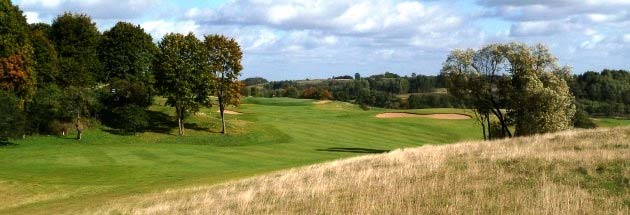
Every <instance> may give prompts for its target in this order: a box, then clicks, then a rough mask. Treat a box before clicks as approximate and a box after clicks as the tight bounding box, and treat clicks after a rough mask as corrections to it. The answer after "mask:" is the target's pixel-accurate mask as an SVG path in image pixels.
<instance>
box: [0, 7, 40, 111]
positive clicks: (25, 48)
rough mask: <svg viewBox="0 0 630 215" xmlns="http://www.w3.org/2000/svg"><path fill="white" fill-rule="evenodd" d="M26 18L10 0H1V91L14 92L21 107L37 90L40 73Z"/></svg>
mask: <svg viewBox="0 0 630 215" xmlns="http://www.w3.org/2000/svg"><path fill="white" fill-rule="evenodd" d="M32 52H33V49H32V45H31V41H30V34H29V29H28V24H27V22H26V18H25V17H24V15H23V14H22V11H21V10H20V9H19V8H18V7H17V6H13V5H12V4H11V1H9V0H0V91H7V92H11V93H13V94H14V95H15V96H17V98H18V99H19V100H20V105H19V106H20V109H21V107H23V103H24V102H25V101H28V100H29V98H30V96H32V94H33V93H34V92H35V88H36V80H37V79H36V75H35V71H34V68H33V66H34V65H35V62H34V61H33V56H32Z"/></svg>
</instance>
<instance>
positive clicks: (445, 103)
mask: <svg viewBox="0 0 630 215" xmlns="http://www.w3.org/2000/svg"><path fill="white" fill-rule="evenodd" d="M452 107H457V108H460V107H462V106H461V105H460V104H459V100H457V99H456V98H455V97H454V96H452V95H449V94H443V93H423V94H412V95H410V96H409V99H408V108H410V109H417V108H452Z"/></svg>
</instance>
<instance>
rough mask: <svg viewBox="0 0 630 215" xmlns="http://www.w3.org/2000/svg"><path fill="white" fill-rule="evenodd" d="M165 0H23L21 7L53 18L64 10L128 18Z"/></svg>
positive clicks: (97, 17) (105, 16) (137, 15)
mask: <svg viewBox="0 0 630 215" xmlns="http://www.w3.org/2000/svg"><path fill="white" fill-rule="evenodd" d="M162 1H163V0H116V1H110V0H23V1H21V2H20V5H19V6H20V8H21V9H23V10H24V11H28V12H37V13H39V15H40V17H46V18H53V17H55V16H57V15H59V14H61V13H63V12H67V11H69V12H74V13H85V14H89V15H90V16H91V17H92V18H94V19H128V18H136V17H139V16H142V15H143V13H146V12H148V11H150V10H152V9H155V8H156V7H157V6H159V5H160V4H161V3H162Z"/></svg>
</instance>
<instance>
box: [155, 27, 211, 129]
mask: <svg viewBox="0 0 630 215" xmlns="http://www.w3.org/2000/svg"><path fill="white" fill-rule="evenodd" d="M202 45H203V44H202V42H201V41H199V39H197V38H196V37H195V35H194V34H192V33H190V34H188V35H185V36H184V35H182V34H173V33H171V34H167V35H166V36H164V38H163V39H162V41H160V43H159V44H158V48H159V50H160V52H159V54H158V55H157V58H156V60H155V62H154V68H155V79H156V88H157V90H158V92H159V93H160V94H161V95H162V96H164V97H166V98H167V101H166V103H167V104H168V105H170V106H172V107H175V112H176V117H177V119H178V124H179V128H180V132H179V134H180V135H184V122H183V121H184V117H185V116H186V115H187V114H188V113H194V112H197V111H198V110H199V108H200V106H203V105H209V104H210V92H211V90H212V88H211V86H212V85H211V84H212V83H213V82H212V78H213V76H212V74H211V73H210V72H211V71H212V70H211V69H210V68H209V65H208V64H207V62H208V61H207V56H208V52H207V50H206V49H204V48H203V46H202Z"/></svg>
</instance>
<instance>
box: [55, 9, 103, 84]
mask: <svg viewBox="0 0 630 215" xmlns="http://www.w3.org/2000/svg"><path fill="white" fill-rule="evenodd" d="M99 38H100V33H99V32H98V29H97V28H96V25H95V24H94V23H93V22H92V20H91V19H90V17H89V16H87V15H83V14H72V13H65V14H63V15H61V16H58V17H57V18H56V19H55V20H53V23H52V26H51V29H50V39H51V40H52V42H53V43H54V45H55V48H56V49H57V53H58V54H59V60H60V62H59V63H60V65H61V72H60V73H61V74H60V77H59V81H60V86H69V85H72V86H81V87H90V86H94V85H95V83H96V81H97V80H98V79H99V78H102V76H103V75H102V74H101V72H102V68H101V63H100V62H99V60H98V56H97V47H98V43H99Z"/></svg>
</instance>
